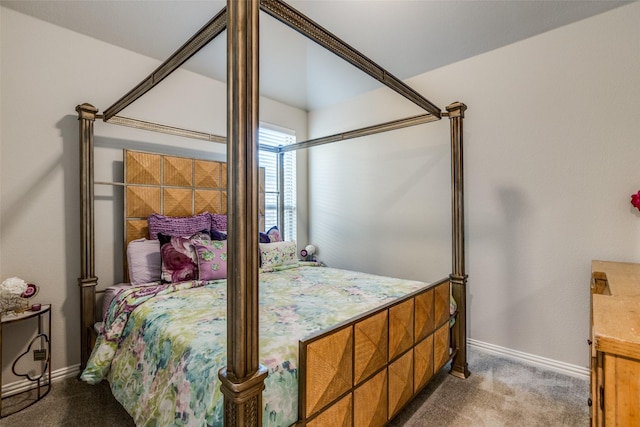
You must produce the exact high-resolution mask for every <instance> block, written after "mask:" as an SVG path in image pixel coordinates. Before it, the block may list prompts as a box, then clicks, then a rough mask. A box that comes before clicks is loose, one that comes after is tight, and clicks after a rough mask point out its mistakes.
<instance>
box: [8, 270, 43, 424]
mask: <svg viewBox="0 0 640 427" xmlns="http://www.w3.org/2000/svg"><path fill="white" fill-rule="evenodd" d="M37 294H38V286H36V285H34V284H33V283H26V282H25V281H24V280H22V279H20V278H18V277H10V278H8V279H6V280H4V281H3V282H2V283H1V284H0V366H2V344H3V336H2V335H3V331H4V328H5V327H6V325H9V324H15V323H18V322H23V321H29V322H31V320H28V319H36V321H37V325H38V328H37V333H36V334H35V335H34V336H33V337H32V338H31V340H30V341H28V343H27V344H26V346H25V347H26V350H25V351H24V352H23V353H22V354H20V355H19V356H18V357H16V359H15V360H14V362H13V364H12V365H11V371H12V372H13V374H14V375H16V376H17V377H22V378H24V380H23V381H25V383H26V384H27V385H26V386H22V385H21V386H20V389H21V390H24V389H25V388H26V390H24V391H18V392H10V393H8V394H9V396H1V399H0V418H3V417H6V416H7V415H11V414H13V413H15V412H18V411H20V410H22V409H25V408H27V407H29V406H31V405H33V404H34V403H36V402H37V401H39V400H40V399H42V398H43V397H44V396H46V395H47V393H49V391H50V390H51V338H50V337H51V306H50V305H49V304H39V303H33V304H31V303H30V302H29V299H31V298H33V297H34V296H36V295H37ZM45 323H46V327H45ZM10 336H11V337H15V336H16V335H15V334H10ZM23 338H24V337H23ZM0 384H2V370H0Z"/></svg>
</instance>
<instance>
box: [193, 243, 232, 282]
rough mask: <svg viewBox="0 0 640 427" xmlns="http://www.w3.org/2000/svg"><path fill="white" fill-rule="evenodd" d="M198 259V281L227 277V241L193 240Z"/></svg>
mask: <svg viewBox="0 0 640 427" xmlns="http://www.w3.org/2000/svg"><path fill="white" fill-rule="evenodd" d="M193 247H194V248H195V251H196V255H197V258H198V275H199V276H198V278H199V279H200V280H217V279H225V278H226V277H227V241H226V240H211V241H201V240H193Z"/></svg>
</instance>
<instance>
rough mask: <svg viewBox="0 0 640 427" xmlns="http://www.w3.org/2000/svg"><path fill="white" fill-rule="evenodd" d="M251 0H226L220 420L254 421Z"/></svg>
mask: <svg viewBox="0 0 640 427" xmlns="http://www.w3.org/2000/svg"><path fill="white" fill-rule="evenodd" d="M259 12H260V8H259V0H242V1H239V0H228V1H227V17H228V21H227V87H228V90H227V116H228V118H227V136H228V145H227V176H228V179H227V182H228V186H229V188H228V196H227V216H228V236H229V237H228V245H229V246H228V254H229V258H228V275H227V366H226V368H222V369H221V370H220V372H219V373H218V376H219V378H220V381H221V382H222V385H221V390H222V393H223V394H224V424H225V426H257V425H258V426H259V425H262V390H263V389H264V379H265V378H266V376H267V369H266V368H265V367H264V366H262V365H260V363H259V353H258V256H259V253H258V231H259V225H258V215H259V212H258V206H259V198H258V181H259V170H258V153H257V151H258V141H257V139H258V123H259V122H258V120H259V118H258V99H259V92H258V64H259V58H258V54H259V46H258V39H259Z"/></svg>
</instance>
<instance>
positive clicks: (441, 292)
mask: <svg viewBox="0 0 640 427" xmlns="http://www.w3.org/2000/svg"><path fill="white" fill-rule="evenodd" d="M450 295H451V291H450V287H449V282H445V283H442V284H441V285H438V286H436V289H435V294H434V302H433V304H434V307H433V310H434V320H435V326H438V325H441V324H442V323H444V322H446V321H447V319H448V318H449V303H450V299H451V296H450Z"/></svg>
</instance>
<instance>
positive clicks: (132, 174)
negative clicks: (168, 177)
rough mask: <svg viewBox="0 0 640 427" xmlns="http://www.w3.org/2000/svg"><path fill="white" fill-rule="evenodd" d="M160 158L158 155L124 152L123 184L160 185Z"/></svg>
mask: <svg viewBox="0 0 640 427" xmlns="http://www.w3.org/2000/svg"><path fill="white" fill-rule="evenodd" d="M161 164H162V156H161V155H159V154H152V153H142V152H139V151H126V156H125V165H126V166H125V170H126V174H125V182H127V183H130V184H148V185H160V183H161V182H162V180H161V177H162V175H161V173H160V167H161Z"/></svg>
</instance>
